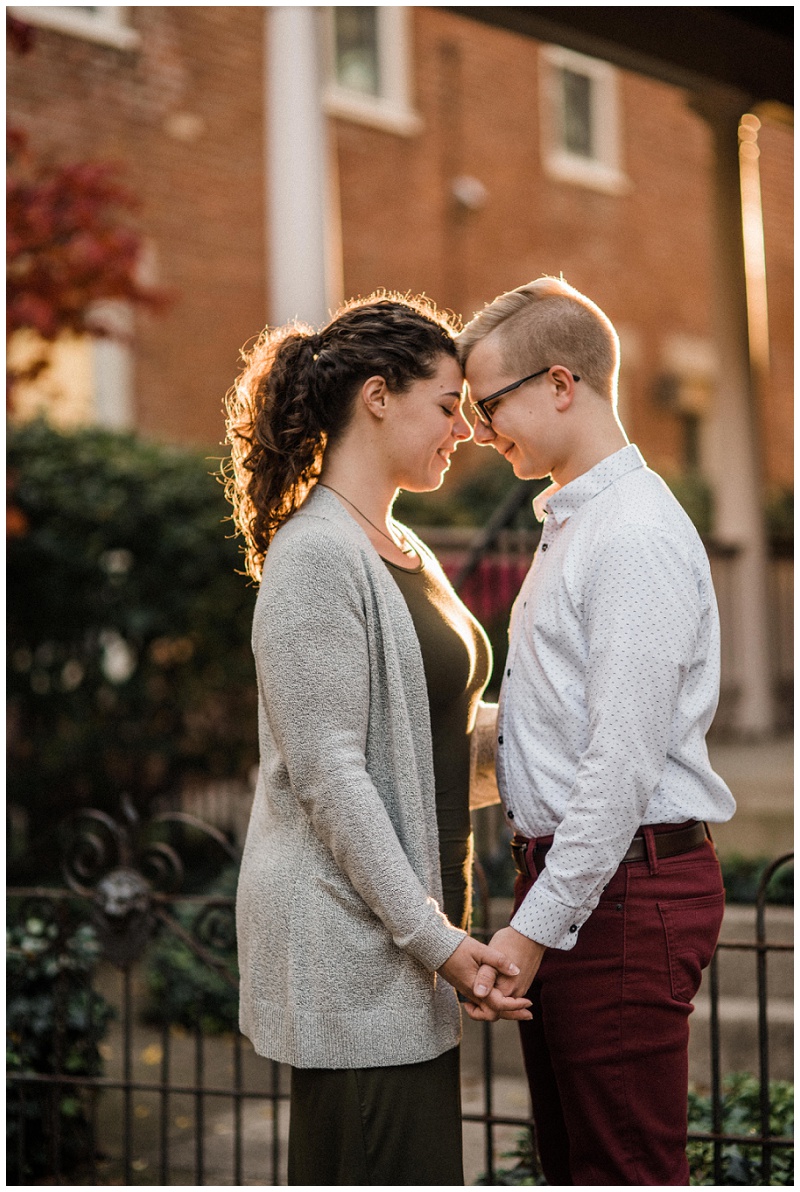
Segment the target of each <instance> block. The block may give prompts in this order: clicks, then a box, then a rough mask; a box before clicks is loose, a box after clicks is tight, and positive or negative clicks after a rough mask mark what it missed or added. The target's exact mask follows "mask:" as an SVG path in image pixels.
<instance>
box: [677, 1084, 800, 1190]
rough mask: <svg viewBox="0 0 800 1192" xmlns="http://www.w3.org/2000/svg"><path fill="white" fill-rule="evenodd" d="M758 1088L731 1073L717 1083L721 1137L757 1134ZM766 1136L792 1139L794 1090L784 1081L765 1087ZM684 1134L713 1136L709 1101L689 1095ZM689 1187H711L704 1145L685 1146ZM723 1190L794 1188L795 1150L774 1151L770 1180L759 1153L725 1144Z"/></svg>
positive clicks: (709, 1152)
mask: <svg viewBox="0 0 800 1192" xmlns="http://www.w3.org/2000/svg"><path fill="white" fill-rule="evenodd" d="M759 1089H760V1086H759V1083H758V1080H757V1079H756V1077H755V1076H750V1075H748V1074H747V1073H742V1072H736V1073H733V1074H731V1075H730V1076H727V1077H726V1078H725V1079H724V1080H723V1082H722V1130H723V1132H724V1133H726V1134H739V1135H743V1136H745V1137H746V1136H747V1135H748V1134H760V1133H761V1107H760V1096H759ZM769 1100H770V1118H769V1134H770V1136H772V1137H776V1138H791V1137H792V1136H793V1133H794V1085H792V1084H791V1083H790V1082H789V1081H787V1080H771V1081H770V1084H769ZM689 1129H690V1130H696V1131H698V1132H699V1131H708V1132H709V1133H710V1132H711V1131H713V1129H714V1125H713V1116H712V1106H711V1098H710V1097H709V1096H702V1095H700V1094H698V1093H697V1092H695V1091H692V1090H690V1092H689ZM688 1155H689V1167H690V1170H691V1179H690V1182H691V1183H692V1184H694V1185H698V1186H701V1187H703V1186H705V1187H714V1186H716V1181H715V1179H714V1148H713V1145H712V1144H711V1143H709V1142H690V1143H689V1148H688ZM722 1184H723V1185H725V1186H729V1185H734V1184H738V1185H739V1186H743V1187H750V1188H755V1187H759V1186H762V1185H764V1184H767V1185H773V1184H775V1185H783V1186H789V1187H794V1149H793V1148H792V1147H775V1148H774V1149H773V1151H772V1162H771V1170H770V1176H769V1179H767V1180H765V1179H764V1178H763V1176H762V1168H761V1147H759V1146H758V1145H753V1146H746V1145H745V1144H743V1143H727V1144H726V1145H725V1146H723V1148H722Z"/></svg>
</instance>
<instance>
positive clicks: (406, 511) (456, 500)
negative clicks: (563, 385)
mask: <svg viewBox="0 0 800 1192" xmlns="http://www.w3.org/2000/svg"><path fill="white" fill-rule="evenodd" d="M518 484H519V481H518V480H517V478H516V476H515V475H514V473H513V472H512V470H511V468H510V467H509V466H508V464H507V463H506V461H505V460H504V459H501V458H500V456H499V455H498V454H497V452H496V451H484V452H482V455H481V466H480V468H479V469H476V470H475V471H470V472H468V473H467V474H466V475H465V476H463V477H458V478H445V482H444V484H443V486H442V487H441V488H440V489H438V490H437V491H436V492H431V493H409V492H401V493H400V495H399V497H398V498H397V500H396V501H395V504H394V513H395V516H396V517H397V518H398V519H399V520H400V521H401V522H406V523H407V524H408V525H410V526H412V527H415V526H468V527H470V526H471V527H482V526H485V525H486V523H487V522H488V520H489V518H490V517H491V516H492V514H493V513H494V511H495V510H496V508H497V506H498V505H500V504H501V502H502V501H504V500H505V499H506V497H507V496H508V494H509V493H510V492H511V491H512V489H514V488H515V487H516V485H518ZM545 484H546V482H545V481H542V482H541V488H544V487H545ZM513 524H514V525H515V526H516V525H518V526H519V527H520V528H524V527H527V528H529V529H530V528H532V527H533V525H534V524H535V522H534V517H533V513H532V512H531V507H530V504H528V503H526V504H525V505H523V507H522V509H521V510H520V512H519V514H518V515H517V518H516V519H515V521H514V523H513Z"/></svg>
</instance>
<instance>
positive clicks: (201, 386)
mask: <svg viewBox="0 0 800 1192" xmlns="http://www.w3.org/2000/svg"><path fill="white" fill-rule="evenodd" d="M130 13H131V18H132V25H133V27H134V28H135V29H136V30H137V31H139V33H140V34H141V46H140V48H139V49H137V50H135V51H122V50H118V49H114V48H111V47H108V46H104V45H98V44H95V43H92V42H89V41H84V40H82V39H80V38H77V37H73V36H69V35H66V34H64V33H60V32H56V31H54V30H49V29H37V30H36V33H35V43H34V48H33V50H32V52H30V53H29V54H26V55H24V56H22V57H19V56H16V55H12V56H11V57H10V58H9V67H8V95H9V99H8V119H9V121H10V122H12V123H14V124H18V125H21V126H22V127H24V128H25V129H27V130H28V132H29V134H30V139H31V145H32V147H33V148H34V149H35V150H36V151H37V152H40V153H43V154H48V155H52V156H53V157H55V158H56V159H58V160H62V161H66V160H75V159H77V158H92V159H98V160H112V161H116V162H119V163H120V165H121V166H122V168H123V170H124V179H125V182H126V184H127V185H128V186H129V188H130V189H132V190H133V191H134V192H135V193H136V194H138V195H139V196H140V197H141V199H142V201H143V206H142V211H141V213H140V216H139V220H140V224H141V226H142V228H143V230H144V231H145V233H146V235H147V240H148V243H149V245H150V249H151V251H150V254H149V255H150V257H151V260H150V262H149V264H148V266H147V270H148V273H152V274H153V277H154V280H156V281H157V282H158V283H159V284H160V285H163V286H165V287H166V288H168V289H169V290H172V291H174V292H175V294H176V300H175V302H174V304H173V306H172V307H171V308H170V309H169V310H168V311H167V312H166V314H164V315H159V316H158V317H150V316H139V318H138V328H137V346H136V411H135V418H136V425H137V427H138V428H139V429H140V430H141V431H143V432H144V433H145V434H148V435H153V436H155V437H158V438H163V439H168V440H173V441H175V442H187V441H195V442H201V443H205V444H208V445H213V444H216V443H218V442H219V441H220V439H221V438H222V437H223V434H224V431H223V423H222V414H221V403H222V398H223V395H224V393H225V391H226V389H227V388H228V386H229V385H230V383H231V380H232V378H233V376H234V374H235V370H236V366H237V360H238V352H239V348H240V347H241V345H242V343H243V342H244V340H245V339H247V338H248V337H249V336H251V335H254V334H256V333H257V332H258V331H259V330H260V328H261V326H262V325H263V322H264V319H265V309H266V296H265V289H264V277H265V264H264V253H265V248H264V241H265V233H264V173H263V146H264V129H263V121H264V115H263V102H262V94H263V35H262V22H263V10H262V9H261V8H260V7H234V8H224V7H218V6H211V7H190V8H176V7H153V8H144V7H136V8H132V9H130Z"/></svg>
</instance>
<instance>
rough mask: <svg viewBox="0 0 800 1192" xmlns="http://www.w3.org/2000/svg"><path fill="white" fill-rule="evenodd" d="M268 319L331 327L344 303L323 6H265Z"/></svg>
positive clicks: (271, 321)
mask: <svg viewBox="0 0 800 1192" xmlns="http://www.w3.org/2000/svg"><path fill="white" fill-rule="evenodd" d="M264 12H265V35H266V52H265V69H266V137H267V146H266V173H267V179H266V182H267V262H268V279H267V284H268V291H267V292H268V313H269V321H270V323H272V324H278V323H284V322H286V321H287V320H289V319H293V318H299V319H302V320H304V321H306V322H309V323H312V324H314V325H319V324H321V323H324V322H327V319H328V311H329V309H330V308H331V307H335V306H336V305H338V303H339V302H340V301H341V299H342V282H341V244H340V232H339V210H338V195H337V194H336V176H335V171H333V170H332V169H331V168H330V163H331V157H330V149H329V145H328V137H327V125H326V119H325V115H324V113H323V110H322V90H323V82H324V80H323V71H324V62H323V56H322V53H321V46H320V43H321V38H320V28H319V24H320V20H321V19H323V17H324V13H323V11H322V10H320V9H319V8H316V7H310V6H306V5H300V6H296V7H288V6H282V5H280V6H276V7H271V6H270V7H265V9H264Z"/></svg>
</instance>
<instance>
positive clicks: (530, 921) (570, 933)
mask: <svg viewBox="0 0 800 1192" xmlns="http://www.w3.org/2000/svg"><path fill="white" fill-rule="evenodd" d="M590 914H591V911H587V910H586V909H585V908H584V907H580V908H578V907H574V906H565V905H564V903H563V902H558V901H557V900H556V899H555V898H553V897H552V895H550V894H548V893H547V891H546V890H544V889H543V888H541V887H540V886H539V883H538V882H537V883H536V885H535V886H533V887H532V889H530V890H529V891H528V894H527V897H526V898H525V900H524V901H523V903H522V906H521V907H520V908H519V910H518V911H517V913H516V915H514V918H513V919H512V920H511V926H512V927H513V928H514V930H515V931H518V932H519V933H520V935H526V936H527V937H528V939H530V940H535V941H536V943H537V944H544V945H545V947H547V948H558V949H559V950H560V951H562V952H569V951H570V950H571V949H572V948H574V947H575V945H576V943H577V942H578V932H579V931H580V929H581V927H583V925H584V923H585V922H586V920H587V919H588V918H589V915H590Z"/></svg>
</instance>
